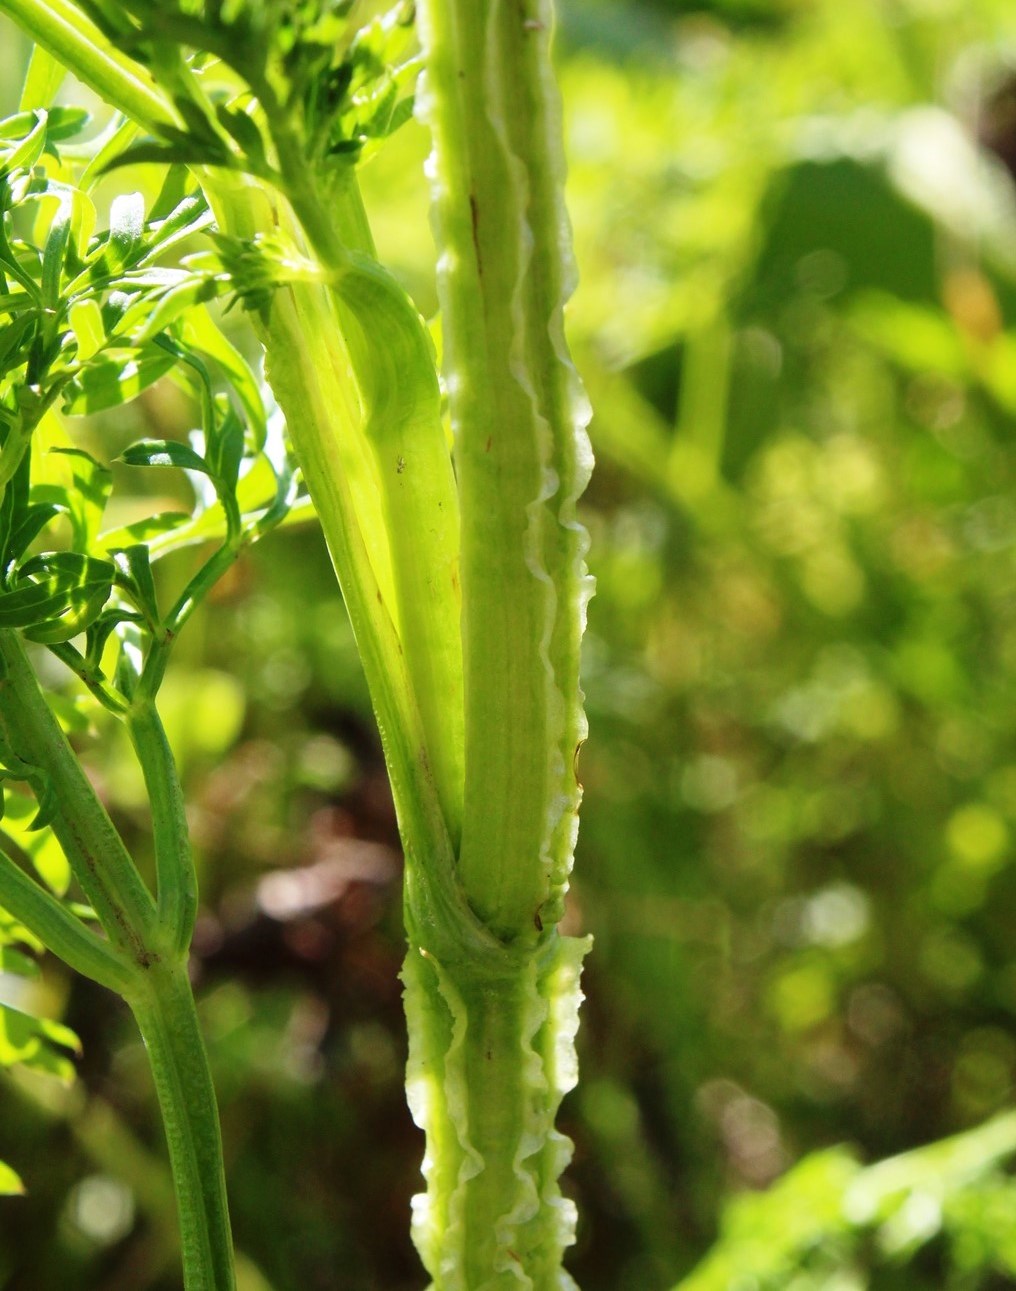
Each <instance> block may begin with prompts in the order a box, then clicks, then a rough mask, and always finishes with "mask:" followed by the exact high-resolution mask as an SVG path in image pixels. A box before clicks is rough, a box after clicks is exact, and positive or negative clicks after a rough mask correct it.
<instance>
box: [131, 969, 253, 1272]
mask: <svg viewBox="0 0 1016 1291" xmlns="http://www.w3.org/2000/svg"><path fill="white" fill-rule="evenodd" d="M126 998H127V1002H128V1004H129V1005H130V1007H131V1010H132V1012H133V1013H134V1017H135V1019H136V1021H137V1024H138V1028H139V1030H140V1031H141V1035H142V1037H143V1038H144V1042H145V1046H146V1048H147V1049H148V1055H149V1060H150V1062H151V1066H152V1073H153V1075H154V1077H155V1087H156V1090H157V1093H158V1096H159V1106H160V1108H161V1110H162V1119H163V1124H164V1126H165V1130H166V1142H167V1144H168V1147H169V1158H170V1164H171V1166H172V1170H173V1181H174V1184H175V1187H176V1196H177V1207H178V1211H179V1223H180V1243H181V1250H182V1255H183V1271H184V1286H185V1288H186V1291H234V1287H235V1285H236V1283H235V1277H234V1272H233V1240H232V1236H231V1234H230V1227H229V1210H228V1205H227V1201H226V1179H225V1171H224V1168H223V1163H222V1135H221V1131H220V1128H219V1113H218V1110H217V1107H216V1102H215V1090H214V1087H213V1085H212V1078H211V1073H210V1071H209V1068H208V1058H207V1055H206V1053H205V1046H204V1041H203V1039H202V1037H201V1029H200V1025H199V1023H198V1017H197V1011H196V1010H195V1007H194V996H193V993H192V991H191V986H190V982H189V981H188V979H187V970H186V968H185V967H184V965H182V964H181V963H179V962H176V963H173V962H160V963H156V964H153V965H152V966H151V968H150V969H149V971H148V973H146V974H145V976H144V979H143V980H142V981H141V982H140V983H139V984H138V985H137V986H136V987H135V988H134V989H133V990H132V991H130V992H129V993H128V994H127V996H126Z"/></svg>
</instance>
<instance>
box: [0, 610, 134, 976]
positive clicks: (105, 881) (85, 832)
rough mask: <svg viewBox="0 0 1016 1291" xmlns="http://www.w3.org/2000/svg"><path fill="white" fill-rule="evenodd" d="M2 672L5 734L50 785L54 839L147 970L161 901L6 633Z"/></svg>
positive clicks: (123, 945) (110, 927)
mask: <svg viewBox="0 0 1016 1291" xmlns="http://www.w3.org/2000/svg"><path fill="white" fill-rule="evenodd" d="M0 670H2V673H3V675H2V677H0V729H2V730H3V732H4V734H5V736H6V739H7V743H8V745H9V746H10V748H11V749H12V750H13V751H14V753H15V754H16V756H17V757H19V758H20V759H21V760H22V761H23V762H25V763H26V764H27V765H28V766H29V767H32V768H35V769H36V770H37V771H38V772H39V774H40V775H41V776H42V777H44V778H45V780H46V781H48V785H49V789H50V792H51V795H52V800H53V803H54V810H53V818H52V822H51V823H52V828H53V832H54V833H55V834H56V836H57V839H58V840H59V842H60V845H61V847H62V848H63V850H64V853H65V854H66V856H67V860H68V862H69V863H70V866H71V869H72V871H73V873H74V877H75V878H76V879H77V881H78V882H79V883H80V884H81V888H82V891H83V892H84V894H85V896H86V898H87V900H88V901H89V903H90V904H91V906H92V908H93V909H94V910H95V913H96V914H97V915H98V917H99V921H100V922H101V923H102V926H103V928H104V929H105V930H106V935H107V936H108V937H109V939H110V941H111V942H112V944H113V945H114V946H115V947H117V948H118V949H119V950H121V951H124V952H126V954H127V955H128V956H129V958H130V959H131V960H132V961H134V962H136V963H138V964H141V965H142V966H144V965H146V964H147V963H149V962H150V961H151V959H152V956H153V954H155V953H157V947H158V945H159V939H158V936H157V929H156V910H155V902H154V901H153V900H152V896H151V893H150V892H149V891H148V889H147V888H146V887H145V885H144V882H143V881H142V879H141V876H140V874H139V873H138V871H137V869H136V868H135V865H134V862H133V860H132V859H131V857H130V855H129V854H128V852H127V849H126V848H125V847H124V845H123V841H122V839H121V838H120V835H119V834H118V833H117V831H116V829H115V827H114V826H113V822H112V821H111V820H110V818H109V816H108V814H107V812H106V809H105V807H103V805H102V803H101V802H100V801H99V799H98V797H97V795H96V793H95V790H94V789H93V788H92V785H91V783H90V781H89V779H88V777H87V776H86V775H85V772H84V770H83V769H82V766H81V763H80V762H79V761H78V759H77V757H76V756H75V753H74V751H73V749H72V748H71V746H70V744H69V743H68V741H67V737H66V735H65V734H64V733H63V731H62V729H61V727H60V723H59V722H58V721H57V719H56V717H55V716H54V715H53V712H52V710H51V709H50V707H49V705H48V704H47V703H46V699H45V696H44V695H43V693H42V691H41V690H40V689H39V683H38V682H37V680H36V678H35V673H34V672H33V671H32V667H31V664H30V663H29V662H28V657H27V656H26V654H25V650H24V647H23V645H22V644H21V640H20V638H19V637H18V635H17V634H16V633H14V632H11V631H9V630H4V631H0Z"/></svg>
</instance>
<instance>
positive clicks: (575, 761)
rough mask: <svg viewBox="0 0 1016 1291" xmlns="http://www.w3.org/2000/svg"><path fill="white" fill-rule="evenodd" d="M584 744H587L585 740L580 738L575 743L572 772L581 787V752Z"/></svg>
mask: <svg viewBox="0 0 1016 1291" xmlns="http://www.w3.org/2000/svg"><path fill="white" fill-rule="evenodd" d="M583 744H585V740H579V742H578V744H576V745H575V752H574V754H573V755H572V774H573V775H574V777H575V783H576V784H577V785H578V787H579V788H580V789H581V788H582V781H581V780H580V779H579V754H580V753H581V752H582V746H583Z"/></svg>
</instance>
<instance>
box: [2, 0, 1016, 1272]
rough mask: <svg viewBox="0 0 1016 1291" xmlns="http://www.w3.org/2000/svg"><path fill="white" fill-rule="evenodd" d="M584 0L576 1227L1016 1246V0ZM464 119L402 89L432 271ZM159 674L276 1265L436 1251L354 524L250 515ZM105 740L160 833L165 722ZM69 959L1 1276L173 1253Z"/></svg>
mask: <svg viewBox="0 0 1016 1291" xmlns="http://www.w3.org/2000/svg"><path fill="white" fill-rule="evenodd" d="M561 18H562V21H561V30H560V35H559V43H558V52H559V56H560V59H559V61H560V69H561V78H562V89H563V95H564V103H565V124H566V134H567V147H568V153H569V157H570V180H569V197H570V206H571V211H572V218H573V222H574V226H575V241H576V253H577V260H578V264H579V269H580V275H581V284H580V286H579V289H578V291H577V294H576V296H575V298H574V302H573V305H572V307H571V311H570V334H571V340H572V344H573V348H574V351H575V354H576V358H577V360H578V363H579V366H580V368H581V370H582V373H583V376H584V378H585V380H586V383H587V387H588V390H589V393H590V397H591V399H592V402H593V406H594V409H595V415H594V420H593V423H592V428H591V433H592V437H593V442H594V447H595V449H596V454H597V459H598V471H597V474H596V476H595V478H594V482H593V484H592V486H591V488H590V490H589V493H588V495H587V498H586V503H585V509H584V510H585V520H586V523H587V524H588V526H589V528H590V530H591V533H592V538H593V547H592V554H591V563H592V567H593V570H594V572H595V574H596V577H597V580H598V592H597V596H596V599H595V601H594V602H593V603H592V606H591V608H590V623H589V632H588V636H587V642H586V660H585V677H586V693H587V705H588V711H589V719H590V725H591V735H590V739H589V742H588V743H587V745H586V746H585V748H584V750H583V753H582V765H581V775H582V779H583V781H584V783H585V787H586V801H585V805H584V808H583V824H582V832H581V838H580V842H579V849H578V858H577V865H576V873H575V881H574V887H573V894H572V896H573V900H572V904H571V909H570V913H569V915H568V922H569V924H570V925H572V926H573V927H574V928H581V929H583V930H586V931H591V932H593V933H594V935H595V938H596V944H595V950H594V953H593V954H592V955H591V957H590V958H589V960H588V961H587V969H586V974H585V990H586V995H587V1002H586V1004H585V1007H584V1013H583V1027H582V1032H581V1034H580V1037H579V1045H580V1055H581V1064H582V1085H581V1087H580V1089H579V1090H578V1091H577V1092H576V1093H575V1094H573V1095H572V1096H570V1098H569V1099H568V1101H567V1102H566V1105H565V1109H564V1112H563V1116H562V1124H563V1126H564V1128H565V1129H566V1130H567V1132H568V1133H569V1134H570V1135H571V1136H572V1138H573V1139H574V1141H575V1144H576V1153H575V1162H574V1165H573V1167H572V1169H571V1171H570V1174H569V1176H568V1181H569V1183H568V1186H569V1189H570V1191H571V1193H572V1194H573V1195H574V1196H575V1198H576V1200H577V1202H578V1205H579V1210H580V1215H581V1220H580V1227H579V1234H578V1244H577V1246H576V1248H575V1251H574V1254H573V1256H572V1258H571V1261H570V1263H571V1268H572V1270H573V1272H574V1275H575V1277H576V1279H577V1280H578V1282H579V1284H580V1285H581V1286H582V1287H583V1288H584V1291H664V1289H665V1288H666V1289H669V1288H672V1287H674V1286H675V1284H677V1283H678V1282H679V1281H680V1280H681V1279H682V1278H687V1279H688V1281H687V1287H688V1289H689V1291H692V1289H694V1291H770V1289H772V1291H777V1289H778V1291H784V1289H785V1288H790V1289H791V1291H861V1289H862V1288H866V1287H872V1288H901V1289H906V1291H924V1289H925V1288H927V1289H928V1291H932V1289H938V1288H947V1289H949V1291H980V1289H982V1288H983V1289H987V1291H993V1289H995V1288H1004V1287H1016V1183H1014V1182H1013V1181H1011V1179H1010V1174H1009V1162H1010V1160H1011V1158H1012V1156H1013V1154H1014V1153H1016V1131H1014V1128H1013V1124H1012V1121H1011V1120H1010V1119H1008V1118H1006V1117H1002V1118H1001V1119H994V1120H991V1119H990V1118H993V1117H997V1114H998V1113H1000V1112H1002V1111H1003V1110H1004V1109H1005V1108H1006V1107H1007V1106H1008V1105H1009V1104H1010V1103H1011V1101H1012V1092H1013V1079H1014V1074H1016V1032H1014V1022H1016V867H1014V865H1013V864H1012V861H1013V835H1014V831H1016V692H1014V684H1013V677H1014V673H1016V552H1014V545H1016V494H1014V491H1013V473H1014V472H1013V464H1014V455H1013V452H1012V440H1013V426H1014V424H1016V189H1014V181H1013V168H1016V9H1014V7H1013V5H1012V4H1011V0H714V2H713V3H702V4H697V5H691V4H686V3H681V2H678V0H675V2H666V0H657V3H650V2H649V0H639V2H636V0H564V3H563V4H562V15H561ZM3 36H4V40H3V42H2V47H0V56H2V60H3V62H2V78H0V79H2V84H3V93H4V98H5V100H6V102H5V107H9V106H10V103H11V100H12V99H14V98H15V97H16V92H17V88H16V87H17V83H18V79H19V75H20V73H19V67H20V66H22V65H23V61H24V57H25V46H24V43H23V42H22V41H21V39H20V37H17V36H16V35H15V34H14V33H13V30H12V29H10V28H7V27H4V28H3ZM426 150H427V144H426V140H425V138H424V136H423V132H422V130H421V129H420V128H419V127H417V126H415V125H412V126H409V127H407V128H406V129H405V130H404V131H403V132H402V134H401V135H400V136H398V137H397V139H396V140H395V141H393V143H392V144H391V146H390V147H389V148H388V149H387V150H386V151H385V152H384V153H383V154H382V155H381V156H380V157H379V158H378V159H377V160H376V161H374V162H372V163H371V165H370V167H369V168H368V169H367V170H366V171H365V174H364V183H365V187H366V190H367V197H368V202H369V206H370V209H371V213H372V218H373V220H374V223H375V228H376V231H377V236H378V241H379V244H380V247H381V251H382V255H383V256H384V257H385V258H386V259H387V260H388V262H389V263H390V264H391V265H392V266H393V267H394V268H395V269H396V271H397V272H398V273H399V274H400V275H401V276H402V277H403V278H404V280H405V281H406V283H407V284H408V285H409V286H410V288H411V290H412V291H413V292H414V294H415V296H416V298H417V300H418V302H419V304H420V306H421V308H422V309H423V311H424V312H425V313H428V314H429V313H432V312H433V311H434V309H435V300H434V287H433V251H432V247H431V243H430V236H429V231H428V225H427V213H426V212H427V192H426V187H425V181H424V180H423V177H422V171H421V164H422V159H423V157H424V156H425V154H426ZM174 399H175V396H174V393H173V391H172V390H170V391H169V392H168V393H167V395H166V397H164V398H163V397H160V393H159V390H158V388H157V390H156V392H155V394H154V395H152V396H151V397H148V398H145V399H144V401H143V402H141V403H138V404H134V405H129V406H128V407H127V408H125V409H123V410H121V411H120V412H119V413H118V415H117V416H116V417H113V418H107V419H106V420H105V421H103V422H100V423H98V424H96V425H92V426H89V427H87V428H86V431H85V432H83V433H87V435H88V436H89V437H90V442H91V443H92V444H93V446H96V447H97V448H98V450H99V451H100V452H101V453H104V454H105V455H106V456H107V457H108V456H110V455H112V454H113V453H115V452H116V451H118V450H119V448H120V447H121V446H122V445H123V443H124V442H126V440H127V438H134V437H136V436H137V433H138V432H139V430H142V431H150V428H151V426H152V425H153V424H155V425H157V426H158V427H159V428H160V431H159V433H172V432H173V431H174V428H180V429H186V425H185V422H184V421H182V420H181V419H183V418H184V417H185V415H186V409H182V408H181V407H180V406H179V404H178V402H174ZM119 483H120V484H121V485H122V486H123V488H125V489H129V488H130V487H136V484H132V483H131V482H129V481H127V480H126V478H124V479H123V480H120V481H119ZM181 559H185V558H181ZM179 572H180V571H176V572H175V571H174V570H173V569H172V568H170V569H169V570H168V571H167V575H166V576H167V577H169V578H170V579H172V578H173V577H175V576H177V574H178V573H179ZM164 693H165V696H166V704H165V706H166V715H167V721H168V724H169V726H170V728H171V735H172V736H173V738H174V741H175V747H176V749H177V751H178V754H179V757H180V760H181V763H182V767H183V771H184V775H185V780H186V785H187V789H188V795H189V801H190V811H191V821H192V825H193V830H194V837H195V842H196V847H197V851H198V857H199V863H200V867H201V875H202V882H203V892H204V902H205V905H204V914H203V916H202V921H201V925H200V929H199V936H198V941H197V957H196V972H197V974H198V978H199V982H200V988H201V1006H202V1012H203V1017H204V1022H205V1025H206V1029H207V1035H208V1040H209V1046H210V1050H211V1057H212V1061H213V1065H214V1068H215V1071H216V1078H217V1081H218V1085H219V1088H220V1091H221V1097H222V1107H223V1120H224V1131H225V1140H226V1151H227V1156H228V1168H229V1176H230V1184H231V1193H232V1202H233V1210H234V1217H235V1227H236V1235H237V1242H238V1245H239V1247H240V1249H241V1251H242V1253H243V1268H242V1287H243V1291H267V1289H268V1288H271V1289H272V1291H297V1289H299V1291H342V1289H348V1291H368V1289H370V1291H373V1289H377V1291H419V1289H420V1288H421V1287H422V1286H423V1282H424V1278H423V1275H422V1272H421V1270H420V1267H419V1265H418V1263H417V1261H416V1258H415V1255H414V1253H413V1250H412V1247H411V1245H410V1242H409V1239H408V1214H409V1197H410V1195H411V1194H412V1192H414V1191H415V1190H416V1189H417V1187H418V1165H419V1158H420V1155H421V1151H422V1143H421V1140H420V1137H419V1135H418V1134H417V1132H416V1131H415V1130H414V1128H413V1126H412V1124H411V1122H410V1120H409V1116H408V1113H407V1111H406V1108H405V1104H404V1098H403V1092H402V1084H401V1075H402V1065H403V1061H404V1057H405V1039H404V1036H403V1026H402V1016H401V1005H400V987H399V983H398V980H397V976H396V975H397V972H398V968H399V963H400V959H401V955H402V940H401V932H400V911H399V905H400V889H399V866H400V858H399V851H398V839H397V834H396V830H395V824H394V818H393V813H392V808H391V802H390V798H389V794H388V789H387V784H386V780H385V776H384V769H383V765H382V760H381V755H380V750H379V745H378V741H377V737H376V733H375V731H374V727H373V724H372V720H371V716H370V711H369V706H368V703H367V700H366V695H365V689H364V685H363V681H362V678H361V675H360V672H359V668H358V664H357V661H356V655H355V651H354V648H353V645H352V642H351V638H350V634H349V630H348V627H347V625H346V621H345V618H344V612H343V609H342V606H341V603H340V600H339V597H338V594H337V592H336V590H335V586H334V582H333V579H332V576H331V573H330V569H329V566H328V563H327V559H326V557H325V555H324V552H323V548H322V544H321V542H320V539H319V536H318V534H317V533H316V532H315V531H313V530H312V529H310V528H307V529H304V530H301V531H292V532H288V533H284V534H278V535H275V536H272V537H271V538H270V539H269V540H267V541H266V542H265V543H264V544H263V545H262V546H261V547H260V548H258V549H257V550H255V551H253V552H251V553H250V554H249V555H247V556H245V557H244V559H243V561H242V563H241V564H240V565H239V566H238V567H237V568H236V569H235V571H234V572H233V573H232V574H231V575H230V576H229V578H228V580H227V581H226V582H225V583H224V584H223V585H221V586H220V588H219V590H218V592H217V594H216V596H215V598H214V601H213V603H212V604H211V605H209V607H208V608H207V610H206V611H205V612H204V613H203V615H202V617H201V618H200V620H199V621H195V622H193V624H192V625H191V626H190V627H189V628H188V630H187V633H186V635H185V637H184V639H183V641H182V642H181V645H180V648H179V652H178V654H177V656H176V665H175V670H174V672H173V673H172V675H171V677H170V679H169V681H168V682H167V685H166V688H165V692H164ZM505 720H506V721H509V720H510V715H509V714H506V715H505ZM82 747H83V749H84V751H85V756H86V758H87V760H88V763H89V766H90V767H91V769H92V771H93V774H94V776H95V778H96V780H97V782H98V783H99V784H100V785H101V787H102V790H103V792H104V794H105V796H106V798H107V800H108V802H109V803H110V805H111V809H113V810H114V812H115V814H116V817H117V819H118V821H119V822H120V823H121V824H122V825H123V827H124V829H125V831H127V832H128V834H129V835H130V836H131V838H132V839H133V840H134V841H135V842H136V845H137V846H138V847H139V848H140V849H142V850H143V849H144V846H145V843H144V837H145V833H144V831H145V828H146V806H145V800H144V795H143V792H142V787H141V783H140V776H139V774H138V772H137V771H136V769H135V768H134V766H133V764H132V763H131V761H130V758H129V755H128V753H127V750H126V746H125V745H124V744H123V742H117V741H115V740H113V739H112V733H111V732H109V731H107V730H101V731H99V732H97V733H96V735H95V736H94V737H93V738H91V739H90V740H86V741H85V742H84V744H83V746H82ZM2 986H3V983H2V982H0V987H2ZM39 989H40V990H41V991H42V992H43V1000H42V1003H43V1004H44V1006H46V1007H49V1008H50V1009H51V1010H53V1011H54V1012H55V1014H56V1015H58V1016H61V1017H63V1018H64V1019H65V1020H66V1021H67V1022H68V1023H69V1024H70V1025H71V1026H73V1027H74V1028H75V1029H76V1030H77V1031H78V1032H79V1034H80V1035H81V1036H82V1038H83V1041H84V1045H85V1051H84V1057H83V1059H82V1061H81V1063H80V1079H79V1081H78V1082H77V1084H76V1085H75V1086H74V1087H72V1088H70V1089H65V1088H64V1087H62V1086H60V1085H58V1084H57V1083H56V1082H54V1081H46V1080H44V1079H43V1078H40V1077H32V1078H31V1079H29V1078H27V1077H25V1076H23V1075H19V1074H18V1073H17V1072H16V1071H15V1072H11V1073H7V1074H6V1075H4V1076H3V1078H2V1082H0V1159H5V1160H8V1161H10V1162H12V1164H15V1165H16V1166H17V1167H18V1168H19V1169H20V1171H21V1173H22V1174H23V1175H24V1177H25V1180H26V1183H27V1185H28V1187H29V1195H28V1196H27V1197H26V1198H23V1199H11V1200H3V1201H0V1287H2V1288H4V1291H8V1289H9V1291H172V1289H173V1288H177V1287H178V1285H179V1278H178V1273H177V1271H176V1266H175V1263H174V1260H175V1257H174V1253H173V1242H174V1235H173V1217H172V1209H171V1196H170V1192H169V1182H168V1176H167V1173H166V1168H165V1165H164V1162H163V1154H162V1147H161V1142H160V1136H159V1130H158V1127H157V1124H156V1122H155V1120H154V1115H153V1101H152V1091H151V1086H150V1080H149V1077H148V1075H147V1073H146V1069H145V1063H144V1058H143V1054H142V1053H141V1051H140V1049H139V1044H138V1041H137V1038H136V1036H135V1035H134V1034H133V1032H132V1030H131V1028H130V1026H129V1022H128V1019H127V1017H126V1016H125V1014H124V1011H123V1009H121V1008H119V1007H118V1006H117V1005H116V1004H115V1003H114V1002H113V1001H112V1000H111V999H110V998H109V997H108V996H106V995H105V994H104V993H103V992H102V991H101V990H100V989H99V988H98V987H93V986H91V985H90V984H88V983H84V982H81V981H74V980H71V979H70V978H69V977H68V976H67V975H65V974H64V973H63V972H62V971H61V969H60V967H59V965H57V964H56V963H49V964H48V965H47V967H46V973H45V975H44V979H43V983H42V986H41V987H40V988H39ZM986 1120H988V1121H989V1122H990V1123H989V1124H988V1126H987V1127H986V1128H985V1129H983V1130H981V1131H979V1132H975V1133H973V1134H968V1135H967V1136H966V1137H964V1138H963V1139H961V1140H959V1141H958V1142H957V1143H956V1144H953V1145H946V1146H945V1147H943V1148H939V1149H932V1150H930V1151H927V1152H924V1153H923V1154H918V1155H917V1156H913V1157H903V1158H902V1159H901V1160H899V1161H897V1162H892V1163H889V1165H888V1166H887V1167H885V1168H883V1169H882V1170H881V1172H879V1171H877V1170H867V1171H863V1170H862V1169H861V1166H860V1163H868V1162H875V1161H878V1160H880V1159H882V1158H885V1157H888V1156H892V1155H894V1154H899V1153H902V1152H906V1151H908V1150H910V1149H914V1148H917V1147H920V1146H921V1145H925V1144H929V1143H933V1142H934V1141H936V1140H939V1139H941V1138H943V1137H945V1136H949V1135H955V1134H959V1133H962V1132H965V1131H971V1130H973V1129H974V1127H977V1126H980V1125H981V1124H982V1123H983V1122H985V1121H986ZM841 1144H842V1145H846V1146H845V1147H843V1148H838V1147H836V1145H841ZM788 1171H789V1172H790V1173H789V1174H788V1173H787V1172H788ZM774 1181H779V1182H776V1184H775V1188H774V1189H772V1190H771V1191H769V1192H767V1191H764V1190H766V1189H769V1188H770V1185H773V1184H774ZM718 1234H720V1237H721V1246H720V1247H719V1249H718V1250H717V1251H716V1252H715V1253H714V1255H713V1256H712V1258H711V1259H710V1260H709V1261H708V1262H707V1263H705V1264H700V1261H702V1260H703V1259H705V1257H706V1253H707V1252H708V1251H709V1249H710V1247H711V1246H712V1245H713V1243H714V1242H715V1241H716V1240H717V1236H718ZM696 1266H698V1270H697V1272H696V1273H692V1270H693V1269H695V1268H696ZM541 1291H542V1289H541Z"/></svg>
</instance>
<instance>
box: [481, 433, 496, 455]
mask: <svg viewBox="0 0 1016 1291" xmlns="http://www.w3.org/2000/svg"><path fill="white" fill-rule="evenodd" d="M493 442H494V436H493V435H488V436H487V442H486V443H485V444H484V446H483V451H484V452H485V453H489V452H490V446H491V444H493Z"/></svg>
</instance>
